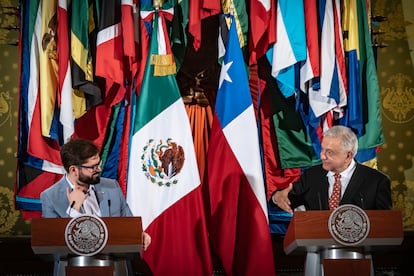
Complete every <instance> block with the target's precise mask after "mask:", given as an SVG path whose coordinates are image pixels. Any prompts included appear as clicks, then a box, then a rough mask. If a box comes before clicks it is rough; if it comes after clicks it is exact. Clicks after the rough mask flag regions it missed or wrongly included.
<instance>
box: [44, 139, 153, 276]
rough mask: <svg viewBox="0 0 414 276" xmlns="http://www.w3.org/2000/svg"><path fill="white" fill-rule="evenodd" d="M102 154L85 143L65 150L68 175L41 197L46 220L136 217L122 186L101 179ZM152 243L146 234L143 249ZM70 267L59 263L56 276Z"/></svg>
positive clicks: (73, 142)
mask: <svg viewBox="0 0 414 276" xmlns="http://www.w3.org/2000/svg"><path fill="white" fill-rule="evenodd" d="M99 153H100V149H99V148H98V147H97V146H96V145H95V144H94V143H93V142H91V141H89V140H85V139H72V140H70V141H69V142H67V143H66V144H64V145H63V146H62V147H61V150H60V158H61V160H62V164H63V167H64V168H65V170H66V174H65V175H64V176H63V177H62V179H61V180H59V181H58V182H56V183H55V184H54V185H52V186H51V187H49V188H48V189H46V190H45V191H43V192H42V193H41V194H40V199H41V202H42V217H44V218H65V217H77V216H80V215H82V214H87V215H95V216H98V217H125V216H133V215H132V212H131V210H130V209H129V206H128V204H127V202H126V200H125V197H124V195H123V193H122V191H121V188H120V187H119V184H118V182H117V181H116V180H113V179H109V178H104V177H100V176H99V175H100V173H101V171H102V168H101V158H100V156H99ZM150 243H151V237H150V236H149V235H148V234H147V233H145V232H143V249H144V250H146V249H147V248H148V246H149V244H150ZM129 257H131V256H129ZM131 258H132V257H131ZM66 265H67V261H66V260H65V259H57V260H56V261H55V268H54V275H64V274H65V273H64V267H65V266H66ZM127 266H128V268H127V269H126V270H127V271H128V275H133V274H132V270H131V269H132V268H131V263H130V262H128V264H127ZM117 267H118V266H117ZM119 267H121V266H119Z"/></svg>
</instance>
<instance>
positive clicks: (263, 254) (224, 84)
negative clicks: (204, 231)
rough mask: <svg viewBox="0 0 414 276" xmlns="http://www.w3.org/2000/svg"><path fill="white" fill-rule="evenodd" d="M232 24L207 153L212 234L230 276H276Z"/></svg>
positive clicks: (249, 106) (254, 137)
mask: <svg viewBox="0 0 414 276" xmlns="http://www.w3.org/2000/svg"><path fill="white" fill-rule="evenodd" d="M234 21H235V20H234V18H232V20H231V27H230V32H229V36H228V43H227V49H226V53H225V55H224V59H223V64H222V68H221V73H220V81H219V89H218V92H217V98H216V108H215V114H214V117H213V124H212V129H211V134H210V144H209V150H208V190H209V196H210V213H211V214H210V217H209V230H210V231H209V233H210V239H211V243H212V247H213V251H214V252H215V253H216V254H217V255H218V256H219V258H220V260H221V262H222V264H223V267H224V270H225V272H226V274H227V275H275V267H274V260H273V251H272V242H271V238H270V231H269V225H268V219H267V206H266V195H265V187H264V181H263V172H262V166H261V159H260V151H259V138H258V130H257V123H256V117H255V113H254V109H253V105H252V98H251V94H250V90H249V85H248V78H247V72H246V70H245V68H246V67H245V63H244V60H243V56H242V51H241V49H240V44H239V40H238V36H237V33H236V27H235V22H234Z"/></svg>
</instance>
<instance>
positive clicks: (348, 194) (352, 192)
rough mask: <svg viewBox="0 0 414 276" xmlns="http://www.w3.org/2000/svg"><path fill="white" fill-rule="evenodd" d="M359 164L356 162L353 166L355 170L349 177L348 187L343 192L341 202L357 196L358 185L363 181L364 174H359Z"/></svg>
mask: <svg viewBox="0 0 414 276" xmlns="http://www.w3.org/2000/svg"><path fill="white" fill-rule="evenodd" d="M360 168H361V165H359V164H358V163H357V165H356V167H355V171H354V173H353V174H352V176H351V179H350V180H349V183H348V187H347V188H346V190H345V193H344V195H343V197H342V199H341V202H342V201H343V202H350V201H351V199H352V198H357V197H358V195H356V194H357V193H358V191H359V190H360V187H361V185H362V183H363V182H364V175H363V174H361V169H360Z"/></svg>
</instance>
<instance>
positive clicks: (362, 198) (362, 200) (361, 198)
mask: <svg viewBox="0 0 414 276" xmlns="http://www.w3.org/2000/svg"><path fill="white" fill-rule="evenodd" d="M359 197H360V200H361V208H362V209H363V210H365V206H364V197H363V196H362V193H359Z"/></svg>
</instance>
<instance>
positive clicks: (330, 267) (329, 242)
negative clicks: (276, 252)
mask: <svg viewBox="0 0 414 276" xmlns="http://www.w3.org/2000/svg"><path fill="white" fill-rule="evenodd" d="M365 212H366V214H367V215H368V218H369V222H370V231H369V233H368V236H367V237H366V238H365V239H364V240H363V241H361V243H359V244H358V245H357V246H344V245H342V244H340V243H338V242H337V241H336V240H335V239H334V238H333V237H332V235H331V233H330V231H329V228H328V220H329V217H330V215H331V213H332V211H298V212H295V213H294V215H293V217H292V220H291V222H290V224H289V226H288V229H287V232H286V235H285V238H284V241H283V247H284V251H285V253H286V254H291V253H293V254H301V253H306V262H305V275H306V276H317V275H325V276H330V275H335V276H340V275H374V271H373V265H372V258H371V254H372V253H373V252H375V251H376V250H381V249H384V248H385V247H387V246H396V245H400V244H401V243H402V241H403V236H404V234H403V226H402V213H401V211H398V210H366V211H365Z"/></svg>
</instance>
